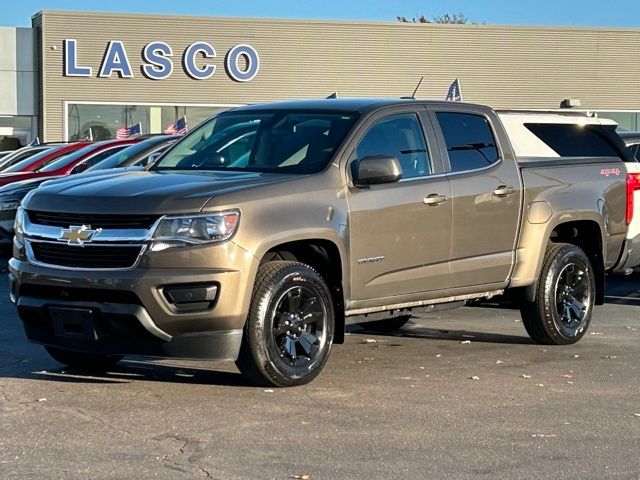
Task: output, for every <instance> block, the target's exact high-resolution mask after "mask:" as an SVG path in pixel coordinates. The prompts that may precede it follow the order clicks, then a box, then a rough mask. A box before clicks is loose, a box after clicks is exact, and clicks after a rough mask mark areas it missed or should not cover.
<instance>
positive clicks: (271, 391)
mask: <svg viewBox="0 0 640 480" xmlns="http://www.w3.org/2000/svg"><path fill="white" fill-rule="evenodd" d="M263 391H264V393H273V390H272V389H270V388H267V389H266V390H263Z"/></svg>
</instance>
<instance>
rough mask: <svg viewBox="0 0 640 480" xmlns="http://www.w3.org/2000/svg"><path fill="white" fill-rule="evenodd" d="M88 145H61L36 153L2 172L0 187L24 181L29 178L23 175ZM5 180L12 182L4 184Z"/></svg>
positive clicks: (0, 173) (0, 174)
mask: <svg viewBox="0 0 640 480" xmlns="http://www.w3.org/2000/svg"><path fill="white" fill-rule="evenodd" d="M87 145H89V144H87V143H79V142H76V143H65V144H60V145H57V146H54V147H53V148H49V149H48V150H44V151H42V152H40V153H36V154H35V155H32V156H29V157H27V158H24V159H22V160H20V161H19V162H17V163H14V164H13V165H11V166H10V167H7V168H5V169H4V170H3V171H2V172H0V185H4V184H5V183H11V182H10V181H11V180H22V179H23V178H27V177H22V176H21V175H23V174H25V173H29V172H33V171H35V170H38V169H39V168H43V167H45V166H46V165H49V164H50V163H53V162H55V161H57V160H59V159H61V158H63V157H66V156H68V155H70V154H72V153H73V152H75V151H77V150H79V149H81V148H84V147H85V146H87ZM4 180H10V181H9V182H5V183H3V181H4Z"/></svg>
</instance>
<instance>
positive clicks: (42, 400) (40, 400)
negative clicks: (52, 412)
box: [38, 398, 47, 402]
mask: <svg viewBox="0 0 640 480" xmlns="http://www.w3.org/2000/svg"><path fill="white" fill-rule="evenodd" d="M38 401H39V402H46V401H47V399H46V398H39V399H38Z"/></svg>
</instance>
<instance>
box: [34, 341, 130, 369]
mask: <svg viewBox="0 0 640 480" xmlns="http://www.w3.org/2000/svg"><path fill="white" fill-rule="evenodd" d="M45 349H46V350H47V352H48V353H49V355H51V357H52V358H53V359H54V360H55V361H56V362H58V363H61V364H63V365H66V366H67V367H72V368H77V369H78V370H88V371H104V370H106V369H108V368H109V367H112V366H114V365H115V364H116V363H118V362H119V361H120V360H122V355H95V354H91V353H80V352H72V351H70V350H62V349H60V348H55V347H45Z"/></svg>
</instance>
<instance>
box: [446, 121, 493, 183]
mask: <svg viewBox="0 0 640 480" xmlns="http://www.w3.org/2000/svg"><path fill="white" fill-rule="evenodd" d="M436 116H437V117H438V123H439V124H440V129H441V130H442V135H443V136H444V142H445V144H446V146H447V153H448V155H449V163H450V164H451V171H452V172H467V171H470V170H479V169H481V168H485V167H488V166H490V165H493V164H494V163H496V162H498V161H499V160H500V152H499V151H498V147H497V145H496V141H495V139H494V138H493V132H492V130H491V126H490V125H489V122H488V120H487V119H486V118H484V117H482V116H480V115H474V114H470V113H451V112H437V113H436Z"/></svg>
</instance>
